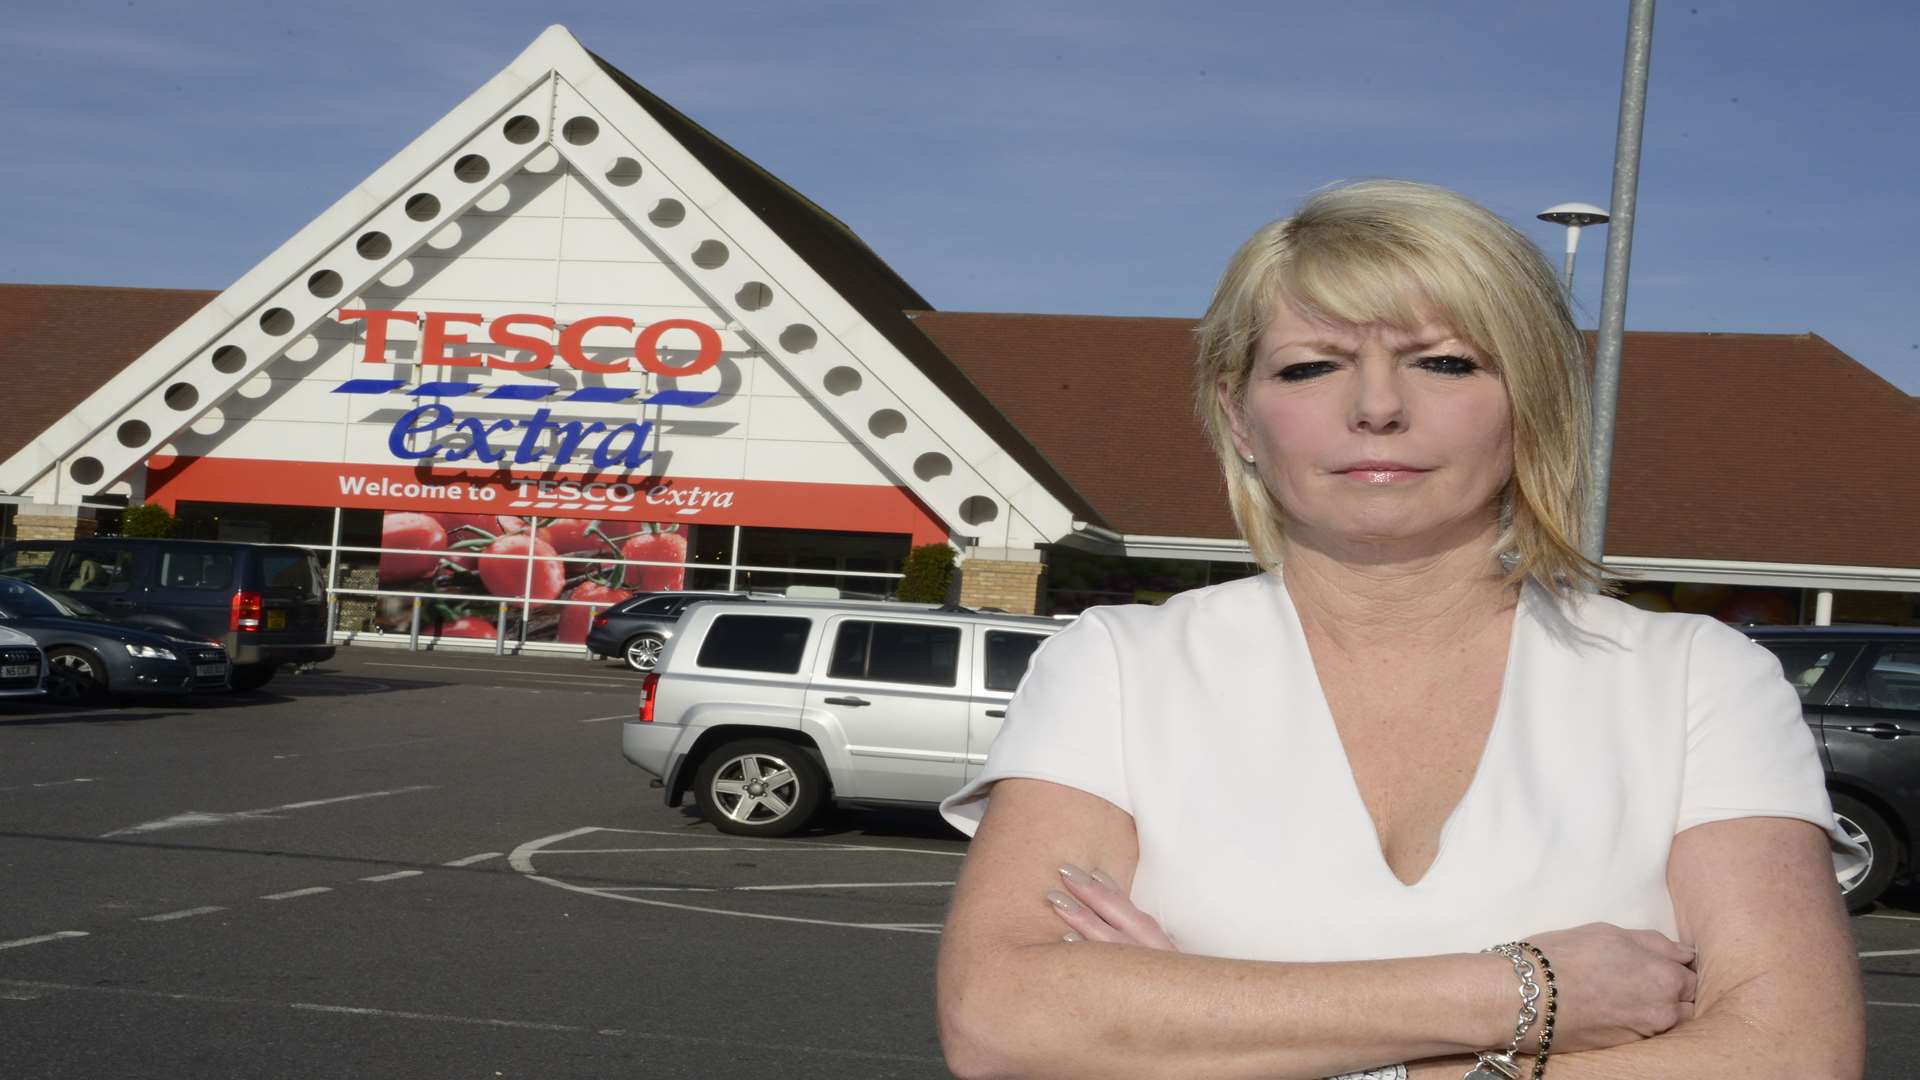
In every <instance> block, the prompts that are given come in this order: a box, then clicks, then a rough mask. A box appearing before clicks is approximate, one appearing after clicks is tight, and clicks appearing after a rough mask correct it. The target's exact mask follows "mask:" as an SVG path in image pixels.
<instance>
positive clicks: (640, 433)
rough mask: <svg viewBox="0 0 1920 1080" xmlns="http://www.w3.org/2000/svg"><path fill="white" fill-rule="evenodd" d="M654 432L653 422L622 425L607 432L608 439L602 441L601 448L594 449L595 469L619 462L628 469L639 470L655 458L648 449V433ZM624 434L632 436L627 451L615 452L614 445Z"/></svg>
mask: <svg viewBox="0 0 1920 1080" xmlns="http://www.w3.org/2000/svg"><path fill="white" fill-rule="evenodd" d="M652 430H653V421H651V420H646V421H643V422H641V423H638V424H621V425H620V426H619V427H617V428H614V429H613V430H612V431H609V432H607V437H606V438H605V439H602V440H601V441H600V445H599V446H597V447H594V450H593V467H594V468H596V469H604V468H607V467H609V466H611V465H612V464H613V463H614V462H616V461H618V462H619V463H620V464H621V465H623V466H625V467H626V468H629V469H637V468H639V467H640V466H641V465H643V464H645V463H646V460H647V459H648V458H650V457H652V456H653V453H652V452H651V451H649V450H647V449H646V445H647V433H648V432H650V431H652ZM623 434H625V435H630V436H632V438H630V439H629V440H628V441H627V448H626V449H625V450H622V451H619V452H615V450H614V448H613V444H614V442H615V441H616V440H618V439H619V438H620V436H621V435H623Z"/></svg>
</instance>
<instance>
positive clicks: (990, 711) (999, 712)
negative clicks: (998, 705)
mask: <svg viewBox="0 0 1920 1080" xmlns="http://www.w3.org/2000/svg"><path fill="white" fill-rule="evenodd" d="M987 715H988V716H1005V715H1007V710H1005V709H988V710H987Z"/></svg>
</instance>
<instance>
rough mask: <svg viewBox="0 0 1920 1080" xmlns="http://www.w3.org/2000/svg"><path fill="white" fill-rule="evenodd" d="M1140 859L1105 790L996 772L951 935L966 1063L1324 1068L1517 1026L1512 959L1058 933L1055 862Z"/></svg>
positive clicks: (1117, 871)
mask: <svg viewBox="0 0 1920 1080" xmlns="http://www.w3.org/2000/svg"><path fill="white" fill-rule="evenodd" d="M1138 857H1139V853H1138V846H1137V837H1136V834H1135V833H1134V828H1133V819H1132V818H1131V817H1129V816H1128V815H1127V814H1126V813H1124V812H1123V811H1121V810H1120V809H1118V808H1117V807H1115V806H1113V805H1112V804H1110V803H1108V802H1106V801H1105V800H1103V799H1100V798H1097V797H1095V796H1093V795H1089V794H1087V793H1085V792H1082V791H1078V790H1076V789H1073V788H1068V787H1063V786H1060V785H1057V784H1050V783H1045V782H1042V781H1037V780H1003V781H1001V782H999V783H998V784H996V785H995V786H994V789H993V798H992V801H991V803H990V805H989V809H988V811H987V815H986V818H985V820H984V821H982V823H981V826H980V829H979V832H978V833H977V834H976V835H975V837H974V840H973V846H972V847H971V849H970V850H969V852H968V854H967V861H966V866H965V868H964V870H963V871H962V872H961V875H960V881H959V885H958V888H957V889H956V891H955V896H954V904H953V910H952V912H951V913H950V914H949V916H948V919H947V927H946V933H945V936H944V937H943V939H942V941H941V948H940V968H939V978H938V982H939V1019H940V1034H941V1043H942V1045H943V1046H944V1047H945V1049H946V1053H947V1061H948V1065H949V1067H951V1068H952V1069H953V1071H954V1073H955V1074H956V1075H958V1076H961V1077H969V1078H971V1077H1003V1076H1005V1077H1016V1076H1048V1077H1071V1076H1098V1077H1108V1078H1118V1077H1132V1076H1151V1077H1163V1076H1181V1077H1194V1078H1199V1077H1261V1078H1267V1080H1284V1078H1288V1077H1300V1078H1311V1077H1324V1076H1329V1075H1332V1074H1336V1073H1341V1072H1346V1071H1349V1070H1355V1069H1360V1068H1366V1067H1370V1066H1376V1065H1382V1064H1386V1063H1390V1062H1398V1061H1406V1060H1410V1059H1413V1058H1428V1057H1437V1056H1440V1055H1445V1054H1457V1053H1461V1052H1463V1051H1469V1050H1473V1049H1478V1048H1485V1047H1490V1046H1495V1045H1500V1044H1504V1043H1505V1042H1506V1040H1507V1038H1508V1037H1509V1036H1510V1035H1511V1034H1512V1032H1513V1020H1514V1013H1515V1011H1516V1007H1517V985H1516V984H1515V982H1514V977H1513V971H1512V965H1511V964H1509V963H1508V962H1507V960H1505V959H1504V958H1502V957H1499V956H1494V955H1476V954H1461V955H1453V956H1434V957H1422V958H1414V959H1406V960H1391V961H1378V962H1366V963H1339V964H1278V963H1256V962H1251V961H1238V960H1223V959H1219V958H1215V957H1203V956H1183V955H1180V954H1178V953H1172V952H1165V951H1156V950H1152V949H1146V948H1140V947H1133V946H1125V945H1112V944H1104V943H1100V942H1096V941H1084V942H1079V943H1074V944H1067V943H1065V942H1063V941H1062V935H1063V933H1064V931H1065V929H1066V927H1065V925H1064V924H1063V923H1062V922H1061V921H1060V920H1059V919H1058V918H1057V917H1056V916H1055V914H1054V912H1053V911H1052V910H1050V909H1049V908H1048V907H1047V905H1046V904H1045V903H1044V902H1043V901H1042V900H1041V897H1043V896H1044V895H1045V894H1046V893H1047V892H1048V891H1050V890H1060V888H1061V882H1060V876H1059V871H1058V868H1059V867H1060V865H1061V864H1062V863H1066V862H1071V863H1074V864H1076V865H1078V866H1082V867H1086V868H1089V869H1093V868H1098V869H1102V870H1105V871H1106V872H1107V873H1109V874H1112V875H1113V876H1114V877H1115V878H1117V879H1119V881H1120V882H1121V884H1122V885H1123V886H1127V885H1130V884H1131V882H1132V879H1133V872H1134V869H1135V866H1136V864H1137V862H1138ZM1191 887H1193V888H1196V889H1204V888H1206V887H1207V883H1206V882H1203V881H1196V882H1193V883H1192V886H1191ZM1489 944H1491V943H1489Z"/></svg>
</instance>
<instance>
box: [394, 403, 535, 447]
mask: <svg viewBox="0 0 1920 1080" xmlns="http://www.w3.org/2000/svg"><path fill="white" fill-rule="evenodd" d="M540 411H541V412H543V413H544V412H546V410H545V409H542V410H540ZM452 419H453V410H452V409H449V408H447V407H446V406H445V405H440V404H437V403H430V404H426V405H419V406H416V407H414V408H413V409H411V410H409V411H408V412H407V414H406V415H405V416H402V417H401V418H400V419H398V420H395V421H394V422H393V430H392V431H389V432H388V433H387V450H388V451H389V452H391V453H392V454H393V456H394V457H397V458H406V459H407V460H409V461H419V460H420V459H422V458H430V457H432V456H433V454H434V445H433V443H432V441H431V440H429V441H428V443H427V446H426V449H424V450H414V449H411V448H409V447H408V446H407V436H409V435H425V434H426V433H427V432H430V431H432V430H434V429H435V428H440V427H445V426H446V424H447V422H448V421H450V420H452Z"/></svg>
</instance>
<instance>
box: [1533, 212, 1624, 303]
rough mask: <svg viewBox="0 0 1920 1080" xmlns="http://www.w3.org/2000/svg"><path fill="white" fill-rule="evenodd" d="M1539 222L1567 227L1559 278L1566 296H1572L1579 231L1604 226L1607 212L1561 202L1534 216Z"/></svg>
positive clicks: (1578, 246)
mask: <svg viewBox="0 0 1920 1080" xmlns="http://www.w3.org/2000/svg"><path fill="white" fill-rule="evenodd" d="M1534 217H1537V218H1539V219H1540V220H1541V221H1550V222H1552V223H1553V224H1555V225H1565V226H1566V227H1567V265H1566V269H1565V270H1564V271H1563V272H1562V274H1561V276H1562V277H1563V278H1564V281H1563V284H1564V285H1565V287H1566V290H1567V295H1568V296H1572V295H1573V256H1574V253H1575V252H1577V251H1579V250H1580V230H1581V229H1584V228H1586V227H1587V226H1589V225H1605V224H1606V223H1607V212H1606V211H1605V210H1602V209H1600V208H1599V207H1597V206H1595V205H1593V204H1592V203H1583V202H1563V203H1561V204H1560V205H1558V206H1549V207H1547V208H1546V209H1545V210H1542V211H1540V212H1539V213H1538V214H1535V215H1534Z"/></svg>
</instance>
